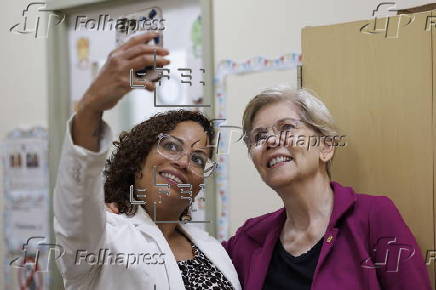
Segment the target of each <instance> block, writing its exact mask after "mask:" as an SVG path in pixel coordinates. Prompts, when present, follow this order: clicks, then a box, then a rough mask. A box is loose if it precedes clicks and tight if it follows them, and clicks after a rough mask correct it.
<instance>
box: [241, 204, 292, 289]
mask: <svg viewBox="0 0 436 290" xmlns="http://www.w3.org/2000/svg"><path fill="white" fill-rule="evenodd" d="M285 219H286V212H285V210H284V209H283V208H282V209H280V210H278V211H277V212H275V213H273V214H272V215H271V216H268V217H267V218H265V219H264V220H261V221H260V222H258V223H256V224H254V225H253V226H252V227H251V228H249V229H248V230H247V231H246V233H247V234H248V235H249V236H250V237H251V238H252V239H253V240H254V241H255V242H256V244H257V245H258V248H257V249H256V250H255V251H254V252H253V255H252V256H251V262H250V264H251V265H250V272H249V274H248V279H247V281H244V282H245V285H244V288H247V289H250V290H252V289H262V286H263V283H264V281H265V278H266V274H267V272H268V268H269V263H270V261H271V257H272V252H273V250H274V247H275V245H276V243H277V241H278V240H279V236H280V232H281V230H282V228H283V223H284V221H285Z"/></svg>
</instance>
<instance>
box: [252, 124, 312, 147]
mask: <svg viewBox="0 0 436 290" xmlns="http://www.w3.org/2000/svg"><path fill="white" fill-rule="evenodd" d="M303 123H304V121H303V120H298V119H293V118H286V119H281V120H278V121H277V122H276V123H275V124H274V125H273V126H272V127H271V128H255V129H253V130H251V131H250V133H249V134H248V135H247V139H248V140H247V142H248V145H249V148H250V149H254V148H258V147H260V146H262V145H263V144H265V143H266V142H267V141H268V138H269V137H271V136H279V140H286V138H288V137H291V136H293V134H294V133H295V132H296V131H297V130H298V129H300V128H301V127H302V124H303ZM269 129H272V131H273V133H274V135H271V134H269ZM282 138H284V139H282Z"/></svg>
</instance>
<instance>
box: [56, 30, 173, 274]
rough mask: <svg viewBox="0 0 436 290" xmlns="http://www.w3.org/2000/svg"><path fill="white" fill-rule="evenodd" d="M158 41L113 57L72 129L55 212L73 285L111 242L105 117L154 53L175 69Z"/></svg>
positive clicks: (131, 44)
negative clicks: (108, 240)
mask: <svg viewBox="0 0 436 290" xmlns="http://www.w3.org/2000/svg"><path fill="white" fill-rule="evenodd" d="M156 36H157V35H156V34H154V33H145V34H142V35H140V36H137V37H134V38H132V39H131V40H129V41H128V42H126V43H125V44H123V45H122V46H120V47H119V48H117V49H115V50H114V51H112V52H111V54H110V55H109V57H108V59H107V61H106V64H105V65H104V66H103V68H102V69H101V71H100V73H99V75H98V76H97V78H96V79H95V80H94V81H93V83H92V84H91V86H90V87H89V88H88V89H87V91H86V92H85V94H84V96H83V97H82V99H81V100H80V102H79V105H78V109H77V113H76V114H75V115H73V116H72V118H71V119H70V120H69V122H68V124H67V132H66V136H65V142H64V147H63V150H62V155H61V160H60V163H59V170H58V177H57V180H56V185H55V190H54V205H53V207H54V230H55V234H56V242H57V243H58V244H59V245H61V246H63V247H64V250H65V254H64V255H63V256H62V258H60V259H59V260H57V262H58V265H59V267H60V270H61V273H62V275H63V276H64V277H65V278H68V279H70V280H74V279H80V278H83V277H84V275H88V274H91V273H92V270H93V267H92V265H90V264H88V263H87V262H86V260H84V259H83V258H82V259H80V257H83V254H84V253H93V254H96V255H98V253H99V249H101V248H102V246H103V245H104V241H105V238H106V232H105V231H106V213H105V209H104V193H103V179H102V169H103V167H104V164H105V160H106V155H107V152H108V150H109V148H110V145H111V142H112V134H111V131H110V128H109V127H108V126H107V124H106V123H104V122H103V120H102V115H103V112H104V111H107V110H110V109H111V108H113V107H114V106H115V105H116V104H117V103H118V101H119V100H120V99H121V98H122V97H123V96H124V95H125V94H126V93H127V92H128V91H130V90H131V88H130V82H129V72H130V69H135V70H138V69H141V68H144V67H146V66H150V65H153V53H154V51H156V54H157V57H156V64H157V65H158V66H163V65H166V64H168V63H169V61H168V60H166V59H164V58H163V56H164V55H167V54H168V51H167V50H165V49H162V48H156V47H153V46H150V45H147V44H146V43H147V42H148V41H149V40H151V39H152V38H153V37H156ZM146 89H148V90H153V89H154V84H153V83H151V82H147V83H146ZM85 255H86V254H85Z"/></svg>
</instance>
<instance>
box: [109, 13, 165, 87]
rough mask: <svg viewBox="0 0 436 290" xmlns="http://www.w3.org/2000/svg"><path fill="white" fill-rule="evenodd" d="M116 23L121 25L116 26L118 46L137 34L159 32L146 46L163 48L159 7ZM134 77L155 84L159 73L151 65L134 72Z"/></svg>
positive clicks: (162, 24) (127, 16) (126, 17)
mask: <svg viewBox="0 0 436 290" xmlns="http://www.w3.org/2000/svg"><path fill="white" fill-rule="evenodd" d="M118 21H121V25H117V26H116V36H115V41H116V43H117V45H118V46H119V45H121V44H123V43H125V42H126V41H128V40H129V39H130V38H131V37H133V36H135V35H137V34H141V33H144V32H159V36H157V37H155V38H153V40H152V41H150V42H149V43H148V44H150V45H155V46H158V47H163V30H164V29H165V27H164V19H163V15H162V9H161V8H160V7H152V8H147V9H144V10H140V11H137V12H135V13H132V14H129V15H126V16H125V17H122V18H120V19H118ZM118 21H117V22H118ZM135 75H136V77H138V78H145V79H146V80H147V81H152V82H155V81H158V80H159V79H160V76H161V72H160V71H158V70H155V67H154V66H153V65H151V66H146V67H144V68H143V69H140V70H137V71H135Z"/></svg>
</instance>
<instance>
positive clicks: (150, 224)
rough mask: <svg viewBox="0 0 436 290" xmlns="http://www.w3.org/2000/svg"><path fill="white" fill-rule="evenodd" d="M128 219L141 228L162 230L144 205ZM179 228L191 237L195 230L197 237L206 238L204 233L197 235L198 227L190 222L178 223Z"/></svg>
mask: <svg viewBox="0 0 436 290" xmlns="http://www.w3.org/2000/svg"><path fill="white" fill-rule="evenodd" d="M128 219H129V220H130V222H131V223H132V224H133V225H135V226H137V227H139V228H140V229H141V228H147V229H153V230H157V231H159V232H160V230H159V227H158V226H157V225H156V223H155V222H154V220H153V219H152V218H151V217H150V215H149V214H148V213H147V212H146V211H145V209H144V208H142V206H138V210H137V211H136V213H135V215H134V216H131V217H128ZM176 227H177V228H179V229H181V230H182V231H183V232H184V233H187V234H188V236H189V237H191V234H192V232H193V231H194V232H195V233H194V235H195V238H196V239H199V238H204V236H203V235H201V234H200V235H196V234H197V232H198V231H196V230H197V228H195V227H192V225H189V224H186V225H184V224H180V223H179V224H177V226H176Z"/></svg>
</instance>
